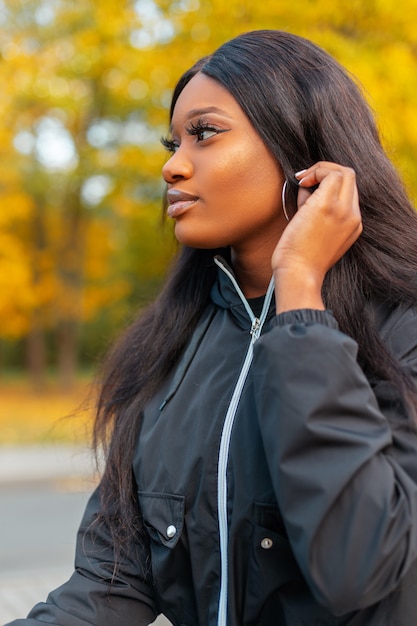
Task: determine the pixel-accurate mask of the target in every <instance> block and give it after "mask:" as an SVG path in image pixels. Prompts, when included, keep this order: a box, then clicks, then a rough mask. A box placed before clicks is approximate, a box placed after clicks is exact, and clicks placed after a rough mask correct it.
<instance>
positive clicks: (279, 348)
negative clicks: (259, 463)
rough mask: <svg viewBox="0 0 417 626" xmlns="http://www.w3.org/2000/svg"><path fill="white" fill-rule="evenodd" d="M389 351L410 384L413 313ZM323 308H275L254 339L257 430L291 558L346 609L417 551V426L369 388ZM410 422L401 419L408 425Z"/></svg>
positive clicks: (337, 608) (365, 599)
mask: <svg viewBox="0 0 417 626" xmlns="http://www.w3.org/2000/svg"><path fill="white" fill-rule="evenodd" d="M387 343H388V345H389V348H390V349H391V350H392V351H393V352H394V353H395V354H394V356H395V357H396V358H397V359H398V360H399V361H400V363H401V364H402V366H403V367H405V368H408V370H409V371H410V372H411V373H412V376H413V377H414V379H415V380H416V383H417V314H416V312H415V311H414V312H413V311H412V310H408V311H406V312H405V313H404V314H403V315H402V317H401V319H400V320H398V321H397V323H396V325H395V328H393V329H391V335H390V337H389V338H387ZM356 356H357V344H356V343H355V342H354V341H353V340H352V339H351V338H349V337H348V336H346V335H345V334H343V333H341V332H340V331H339V330H338V329H337V324H336V322H335V320H334V318H333V317H332V315H331V314H330V313H329V312H326V311H313V310H300V311H292V312H287V313H284V314H282V315H280V316H277V318H276V319H275V326H274V328H272V329H271V330H270V331H269V332H268V333H267V334H266V335H264V336H263V337H261V338H260V339H259V341H258V342H257V344H256V345H255V353H254V364H253V375H254V380H255V393H256V401H257V407H258V415H259V421H260V428H261V433H262V439H263V442H264V446H265V450H266V455H267V459H268V465H269V468H270V473H271V476H272V481H273V484H274V490H275V493H276V497H277V501H278V505H279V507H280V510H281V512H282V515H283V518H284V520H285V525H286V529H287V532H288V537H289V540H290V543H291V547H292V549H293V552H294V555H295V558H296V559H297V562H298V564H299V566H300V568H301V570H302V572H303V575H304V576H305V578H306V580H307V582H308V584H309V586H310V588H311V590H312V592H313V594H314V595H315V597H316V599H317V600H318V601H319V602H320V603H321V604H324V605H326V606H327V607H328V608H329V609H330V610H331V611H332V612H333V613H334V614H336V615H341V614H344V613H348V612H350V611H353V610H357V609H360V608H363V607H365V606H370V605H372V604H374V603H376V602H378V601H379V600H381V599H382V598H383V597H385V596H387V595H388V594H389V593H390V592H392V591H393V590H395V589H396V588H397V587H398V585H399V584H400V582H401V581H402V580H403V578H404V577H405V576H406V574H407V571H408V569H409V568H410V566H411V564H412V562H413V561H414V560H415V559H416V557H417V434H416V430H415V429H414V428H413V427H410V424H411V423H412V418H411V417H410V416H408V415H407V412H406V409H405V406H404V403H403V402H402V400H401V398H400V395H399V393H398V392H396V391H395V390H394V389H393V387H391V386H390V385H388V383H383V382H381V383H380V384H379V385H376V386H375V387H374V388H372V387H371V385H370V383H369V382H368V380H367V378H366V377H365V375H364V373H363V371H362V369H361V368H360V367H359V365H358V364H357V360H356ZM407 425H408V427H407Z"/></svg>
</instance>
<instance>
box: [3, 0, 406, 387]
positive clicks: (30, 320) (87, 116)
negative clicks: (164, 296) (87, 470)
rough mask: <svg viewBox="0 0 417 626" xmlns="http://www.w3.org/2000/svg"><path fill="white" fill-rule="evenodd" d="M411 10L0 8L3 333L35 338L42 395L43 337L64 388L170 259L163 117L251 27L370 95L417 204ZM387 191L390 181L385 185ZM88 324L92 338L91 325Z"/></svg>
mask: <svg viewBox="0 0 417 626" xmlns="http://www.w3.org/2000/svg"><path fill="white" fill-rule="evenodd" d="M414 9H415V0H405V1H404V3H403V5H402V10H401V11H398V7H397V3H394V1H393V0H369V2H366V3H363V2H359V1H358V0H352V2H349V3H345V2H340V1H339V2H333V3H328V2H327V0H299V2H297V3H296V4H295V3H288V2H284V1H279V2H276V1H272V0H265V1H264V2H250V1H249V0H246V1H245V0H244V1H242V0H229V1H228V2H227V3H225V2H224V1H223V0H175V1H173V0H137V1H136V2H133V1H130V0H124V1H122V2H120V0H118V1H117V2H116V0H101V1H100V2H96V1H95V0H77V1H70V0H3V2H0V23H1V24H2V29H1V31H0V51H1V57H0V85H1V87H2V94H3V98H2V101H1V102H0V112H1V124H0V137H1V140H2V141H1V142H0V151H1V154H2V157H3V159H2V162H1V163H0V197H1V200H2V207H3V210H2V215H1V216H0V243H2V246H0V276H1V278H0V284H1V287H2V288H1V290H0V323H1V328H2V336H3V337H15V338H17V337H25V338H26V343H27V347H28V356H29V363H30V365H31V368H32V371H33V372H34V373H35V374H36V375H37V378H38V380H39V381H40V380H41V378H42V373H43V371H44V367H45V363H46V360H47V358H46V348H45V335H46V333H48V334H49V335H52V336H54V337H55V341H56V345H57V354H58V357H57V360H58V364H59V368H60V371H61V377H62V380H63V381H64V382H67V383H68V381H70V379H71V377H72V375H73V373H74V370H75V367H76V362H77V347H78V345H79V330H80V327H81V325H83V328H86V327H87V328H89V329H94V325H97V324H98V320H99V319H100V316H102V315H103V311H106V312H107V313H108V315H112V316H114V318H117V317H118V318H119V319H117V322H118V323H120V322H121V319H120V318H122V317H125V316H127V310H128V309H131V308H132V306H133V301H135V302H136V303H137V302H138V301H139V300H141V299H146V297H148V296H150V295H151V293H150V291H149V287H150V286H151V285H156V284H157V283H158V281H159V280H160V278H161V276H162V275H163V273H164V271H165V268H166V265H167V262H168V260H169V258H170V257H171V256H172V254H173V251H174V246H173V242H172V235H171V233H170V228H169V227H168V228H167V229H166V231H165V232H164V231H161V230H160V229H159V226H158V225H159V219H160V217H159V216H160V206H159V205H160V197H161V195H162V190H163V187H162V184H161V178H160V167H161V165H162V162H163V159H164V155H163V153H162V149H161V147H160V145H159V137H160V136H161V135H162V134H164V133H165V132H166V122H167V107H168V104H169V99H170V93H171V90H172V87H173V85H174V84H175V80H176V79H177V77H178V76H179V75H180V74H181V72H182V71H183V70H185V69H186V68H187V67H189V66H190V65H191V64H192V63H193V62H194V61H195V60H196V59H197V58H199V57H201V56H203V55H205V54H209V53H210V52H211V51H212V50H213V49H214V48H216V47H217V46H218V45H219V44H221V43H222V42H223V41H225V40H227V39H229V38H230V37H232V36H234V35H236V34H238V33H240V32H242V31H246V30H251V29H254V28H278V29H284V30H289V31H292V32H295V33H297V34H300V35H302V36H306V37H308V38H310V39H313V40H314V41H315V42H317V43H318V44H319V45H322V46H323V47H325V48H326V49H327V50H328V51H329V52H330V53H331V54H333V55H334V56H335V57H336V58H338V59H339V60H340V61H341V62H342V63H343V64H344V65H345V66H347V67H348V68H349V69H350V70H351V71H352V72H353V73H354V74H355V75H356V76H357V77H358V78H359V80H360V81H361V83H362V84H363V85H364V86H365V88H366V92H367V94H369V95H368V96H367V97H368V98H369V101H370V103H371V105H372V106H373V108H374V109H375V110H376V112H377V117H378V120H379V124H380V128H381V131H382V135H383V137H384V141H385V144H386V146H387V148H388V150H389V152H390V153H391V155H392V157H393V159H394V161H395V162H396V164H397V165H398V167H399V168H400V170H401V172H402V173H403V175H404V178H405V180H406V183H407V184H408V187H409V189H410V192H411V194H412V195H414V197H416V196H417V194H416V186H415V185H416V183H415V181H416V180H417V160H416V158H415V155H416V152H417V118H416V116H415V105H416V99H417V84H416V83H417V78H416V77H417V67H416V66H417V35H416V32H417V31H416V28H415V24H414V23H413V21H414V20H413V17H412V16H413V14H414ZM381 184H383V181H381ZM86 324H87V326H86Z"/></svg>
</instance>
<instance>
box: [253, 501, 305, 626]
mask: <svg viewBox="0 0 417 626" xmlns="http://www.w3.org/2000/svg"><path fill="white" fill-rule="evenodd" d="M254 512H255V518H254V525H253V531H252V541H251V546H250V553H249V562H248V576H247V584H246V594H245V623H248V624H262V625H263V624H268V623H271V621H270V617H271V615H274V616H275V617H276V621H275V623H277V624H287V623H291V625H292V626H296V625H298V624H301V622H299V621H298V619H297V618H296V617H295V616H292V621H287V617H288V616H287V613H288V606H287V603H286V601H285V591H284V587H286V588H288V585H290V586H291V587H294V585H295V586H296V587H297V586H298V584H299V583H300V582H301V581H302V574H301V572H300V569H299V567H298V565H297V563H296V561H295V559H294V556H293V554H292V550H291V547H290V544H289V541H288V538H287V533H286V530H285V526H284V523H283V521H282V518H281V515H280V513H279V510H278V508H277V507H276V506H274V505H272V504H264V503H255V508H254Z"/></svg>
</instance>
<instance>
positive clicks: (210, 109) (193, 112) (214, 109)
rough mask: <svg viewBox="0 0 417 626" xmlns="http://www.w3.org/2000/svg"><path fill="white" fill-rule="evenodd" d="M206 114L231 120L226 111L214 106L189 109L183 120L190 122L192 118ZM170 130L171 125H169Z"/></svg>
mask: <svg viewBox="0 0 417 626" xmlns="http://www.w3.org/2000/svg"><path fill="white" fill-rule="evenodd" d="M206 113H217V114H218V115H222V116H223V117H227V118H228V119H229V120H231V119H232V117H231V116H230V115H229V114H228V113H226V111H224V110H223V109H220V108H219V107H216V106H214V105H212V106H207V107H203V108H201V109H191V110H190V111H188V113H187V114H186V116H185V118H186V119H187V120H191V119H192V118H193V117H198V116H199V115H205V114H206ZM170 129H171V130H172V123H171V124H170Z"/></svg>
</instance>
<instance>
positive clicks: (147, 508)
mask: <svg viewBox="0 0 417 626" xmlns="http://www.w3.org/2000/svg"><path fill="white" fill-rule="evenodd" d="M138 495H139V502H140V507H141V511H142V516H143V521H144V524H145V527H146V529H147V531H148V533H149V536H150V538H151V539H152V540H153V541H155V542H156V543H160V544H162V545H163V546H165V547H166V548H175V546H176V545H177V543H178V541H179V539H180V537H181V533H182V530H183V527H184V501H185V497H184V496H179V495H175V494H168V493H149V492H144V491H139V492H138Z"/></svg>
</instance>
